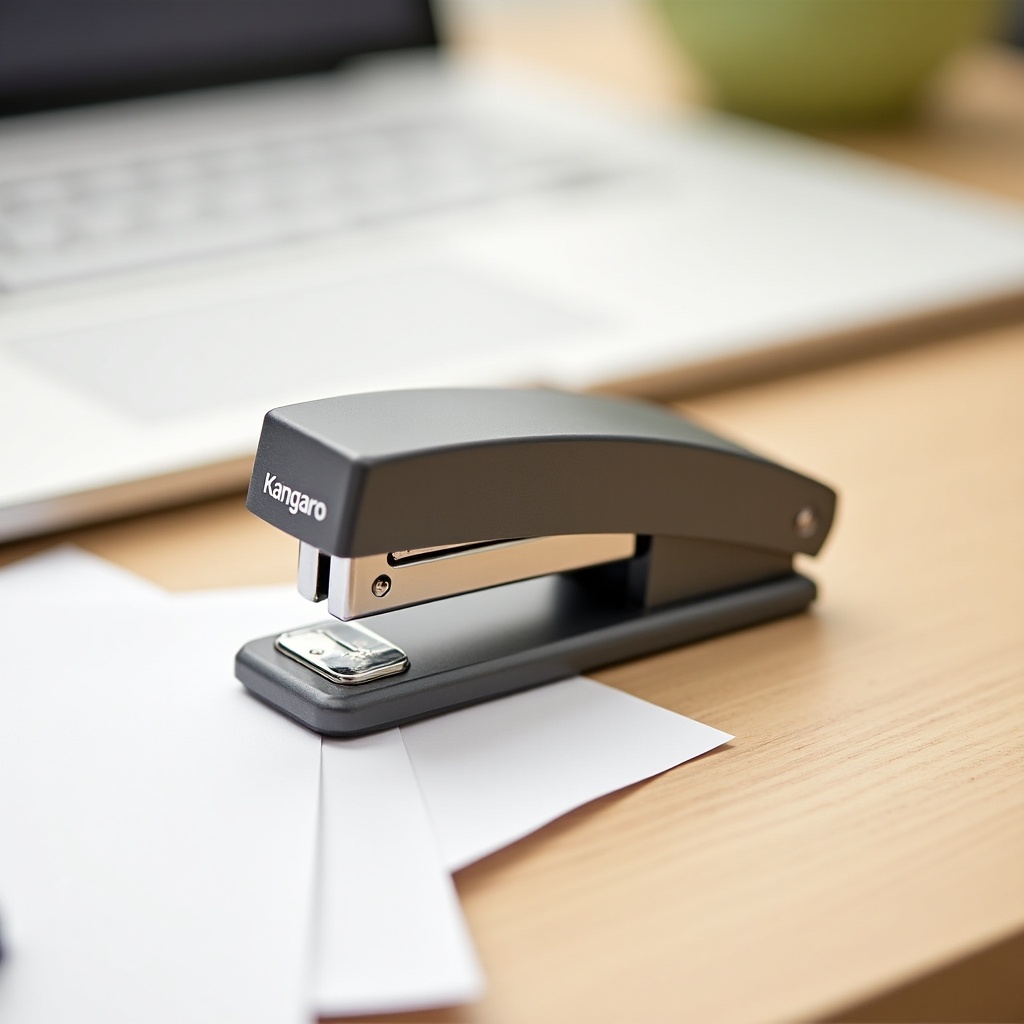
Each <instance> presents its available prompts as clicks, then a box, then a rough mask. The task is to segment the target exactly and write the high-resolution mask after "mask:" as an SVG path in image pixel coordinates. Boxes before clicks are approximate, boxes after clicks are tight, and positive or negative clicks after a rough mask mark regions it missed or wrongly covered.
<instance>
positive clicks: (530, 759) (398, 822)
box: [0, 551, 731, 1024]
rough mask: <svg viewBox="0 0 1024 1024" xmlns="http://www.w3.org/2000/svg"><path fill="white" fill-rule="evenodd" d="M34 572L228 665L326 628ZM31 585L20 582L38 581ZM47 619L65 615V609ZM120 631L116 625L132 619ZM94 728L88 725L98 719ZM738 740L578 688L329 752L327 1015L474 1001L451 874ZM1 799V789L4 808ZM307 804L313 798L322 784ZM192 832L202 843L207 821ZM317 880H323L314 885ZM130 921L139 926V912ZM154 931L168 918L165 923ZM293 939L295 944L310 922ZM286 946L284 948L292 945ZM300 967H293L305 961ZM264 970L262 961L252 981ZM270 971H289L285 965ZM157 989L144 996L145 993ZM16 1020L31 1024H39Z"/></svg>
mask: <svg viewBox="0 0 1024 1024" xmlns="http://www.w3.org/2000/svg"><path fill="white" fill-rule="evenodd" d="M29 561H30V562H35V563H37V564H38V566H39V569H40V578H41V579H42V580H43V584H42V585H37V586H36V593H37V594H46V593H51V594H52V593H53V592H54V588H56V593H58V594H73V593H76V592H77V593H82V592H84V591H86V590H91V592H93V593H94V594H102V597H103V599H104V601H110V600H112V599H116V598H117V597H118V596H119V595H120V597H121V598H122V599H124V600H125V601H127V602H129V603H130V604H132V605H135V606H137V607H143V608H144V607H145V606H146V605H156V604H159V606H160V616H161V617H163V616H164V615H165V614H168V611H167V610H168V609H171V610H175V611H174V614H176V615H178V616H182V617H183V618H184V617H187V616H188V615H192V616H194V618H193V619H192V623H193V628H194V629H195V630H196V631H197V632H203V631H205V632H206V634H207V639H206V640H205V641H204V643H206V644H210V643H212V642H213V636H212V632H211V630H213V629H215V630H216V636H217V638H218V639H221V640H222V641H223V645H222V646H223V651H222V652H221V654H220V655H218V657H219V658H220V662H221V663H222V664H225V665H230V657H231V656H232V655H233V652H234V650H235V648H237V647H238V646H239V645H240V644H241V643H242V642H244V641H245V640H247V639H250V638H252V637H254V636H257V635H260V634H262V633H270V632H273V631H274V630H277V629H281V628H284V627H289V628H291V627H293V626H297V625H301V624H302V623H303V622H306V621H311V620H313V619H315V618H316V617H317V616H316V610H315V609H310V608H309V606H308V604H306V603H305V602H303V601H302V600H301V599H299V598H297V597H296V596H295V595H294V592H293V591H291V589H290V588H276V587H268V588H246V589H239V590H224V591H214V592H202V593H199V594H189V595H182V594H173V595H168V594H166V593H165V592H163V591H160V590H159V589H158V588H155V587H152V586H151V585H149V584H147V583H145V581H141V580H137V578H135V577H133V576H131V574H129V573H125V572H123V571H122V570H119V569H117V568H115V567H107V569H106V571H105V569H104V564H103V563H102V562H99V560H96V559H94V558H93V557H92V556H89V555H84V554H82V553H77V554H76V553H75V552H74V551H65V552H63V553H61V554H60V555H43V556H38V558H36V559H32V560H29ZM97 563H99V564H97ZM26 568H29V569H31V566H30V565H29V564H28V562H26V563H22V564H21V565H20V566H19V571H20V572H22V573H24V570H25V569H26ZM8 574H12V570H11V569H7V570H4V571H0V597H2V596H3V595H4V594H5V593H7V594H10V593H11V590H6V591H5V590H4V585H5V580H8V581H9V577H8ZM25 579H26V577H25V576H24V575H22V582H24V581H25ZM29 582H32V581H31V580H30V581H29ZM15 589H17V588H15ZM140 603H141V604H140ZM45 607H46V609H47V615H48V616H52V607H53V599H52V597H51V598H49V599H48V600H47V604H46V606H45ZM310 611H312V612H313V614H312V615H309V614H308V613H309V612H310ZM110 614H111V613H110V609H109V607H107V608H106V610H101V609H99V608H98V609H97V610H96V612H95V614H94V615H90V614H89V612H88V608H87V607H86V608H85V609H83V610H82V612H81V615H82V616H84V618H86V619H89V618H92V619H93V620H94V624H95V623H97V622H98V623H100V624H101V625H102V629H103V632H107V631H108V626H109V624H110V623H111V622H112V621H115V620H112V619H111V618H110ZM136 614H138V613H136ZM147 618H149V617H147ZM121 619H122V616H121V615H120V613H118V617H117V620H116V621H121ZM257 620H259V621H258V622H257ZM151 621H156V620H155V619H151ZM243 623H244V624H243ZM83 628H84V627H83ZM182 639H184V637H183V638H182ZM226 652H230V654H227V653H226ZM103 653H104V656H106V652H105V651H104V652H103ZM95 654H96V652H95V651H94V652H93V655H90V660H89V661H88V662H87V663H86V664H87V665H88V664H91V663H92V661H93V660H95V658H94V655H95ZM211 656H212V653H211ZM225 658H227V659H228V660H226V661H225ZM107 663H109V660H108V662H107ZM205 664H207V665H208V664H209V659H207V661H206V662H205ZM229 675H230V670H229V669H228V670H226V671H225V672H224V674H223V678H221V679H220V680H219V682H221V683H225V682H226V683H227V685H228V688H229V689H232V688H233V692H234V695H235V697H236V698H237V702H238V703H240V704H241V705H244V706H245V707H246V708H248V712H247V713H252V714H256V715H257V716H259V717H261V718H263V719H266V720H267V721H270V722H273V723H275V724H276V725H277V726H278V727H279V728H280V729H283V730H284V731H285V732H287V733H289V734H294V735H295V736H297V737H306V738H308V739H310V740H312V741H313V743H314V744H315V743H316V738H315V737H313V736H312V735H311V734H309V733H307V732H306V731H305V730H303V729H301V728H297V727H296V726H294V725H293V724H292V723H290V722H288V721H287V720H285V719H284V718H283V717H280V716H278V715H273V714H267V712H266V709H264V708H262V707H260V706H259V705H258V704H256V702H255V701H252V700H251V699H249V698H247V697H246V696H245V695H244V694H243V692H242V690H241V688H240V686H239V685H238V684H237V683H236V682H235V681H234V680H233V679H230V678H229ZM2 707H3V704H2V703H0V708H2ZM84 721H86V722H88V721H90V719H89V718H88V715H86V716H85V719H84ZM108 724H109V723H108ZM730 738H731V737H729V736H728V735H727V734H726V733H722V732H719V731H718V730H716V729H711V728H709V727H707V726H703V725H701V724H700V723H697V722H693V721H691V720H689V719H686V718H683V717H682V716H680V715H676V714H675V713H673V712H669V711H666V710H664V709H663V708H658V707H655V706H654V705H651V704H648V703H646V702H645V701H641V700H638V699H637V698H634V697H631V696H629V695H628V694H624V693H621V692H620V691H617V690H614V689H612V688H610V687H606V686H603V685H601V684H599V683H596V682H594V681H592V680H587V679H582V678H577V679H570V680H565V681H563V682H561V683H555V684H551V685H549V686H545V687H540V688H538V689H536V690H530V691H527V692H525V693H521V694H516V695H513V696H510V697H506V698H504V699H502V700H500V701H497V702H491V703H488V704H482V705H478V706H476V707H473V708H466V709H463V710H461V711H458V712H455V713H452V714H449V715H445V716H441V717H438V718H433V719H429V720H427V721H424V722H419V723H415V724H413V725H410V726H404V727H403V728H402V729H401V730H400V731H399V730H395V731H392V732H390V733H385V734H380V735H378V736H376V737H366V738H362V739H359V740H348V741H326V742H325V744H324V762H323V769H322V776H321V786H320V799H321V802H322V806H321V816H322V817H321V828H322V835H321V844H322V846H321V860H320V865H321V867H320V876H319V881H318V883H317V887H316V894H315V906H316V910H315V914H314V918H315V920H316V927H315V930H314V933H313V941H312V952H311V960H312V965H311V970H310V974H309V976H308V983H307V986H306V989H305V991H306V992H307V1005H310V1006H312V1007H313V1008H315V1010H316V1011H318V1012H319V1013H321V1014H324V1015H326V1014H330V1013H335V1014H343V1013H368V1012H373V1011H379V1012H395V1011H399V1010H402V1009H412V1008H416V1007H427V1006H436V1005H445V1004H454V1003H459V1002H466V1001H469V1000H472V999H474V998H476V997H477V996H478V995H479V993H480V991H481V989H482V984H483V982H482V978H481V976H480V972H479V967H478V965H477V962H476V958H475V955H474V952H473V949H472V944H471V942H470V941H469V938H468V936H467V933H466V929H465V924H464V921H463V919H462V915H461V911H460V909H459V907H458V903H457V900H456V899H455V897H454V892H453V889H452V885H451V881H450V878H449V877H448V875H447V870H446V869H448V870H457V869H458V868H460V867H464V866H466V865H467V864H469V863H472V862H473V861H475V860H477V859H479V858H480V857H483V856H486V855H487V854H489V853H492V852H494V851H495V850H498V849H501V848H502V847H504V846H507V845H508V844H509V843H512V842H514V841H515V840H517V839H519V838H521V837H522V836H524V835H526V834H528V833H530V832H533V831H535V830H536V829H538V828H540V827H542V826H543V825H545V824H547V823H548V822H550V821H552V820H553V819H555V818H557V817H559V816H560V815H562V814H565V813H567V812H568V811H571V810H573V809H574V808H576V807H579V806H581V805H583V804H585V803H587V802H589V801H591V800H593V799H596V798H598V797H600V796H603V795H605V794H607V793H610V792H613V791H614V790H617V789H620V788H622V787H623V786H627V785H630V784H632V783H635V782H638V781H640V780H642V779H645V778H648V777H650V776H651V775H654V774H657V773H659V772H661V771H665V770H666V769H668V768H671V767H673V766H674V765H677V764H679V763H681V762H682V761H684V760H687V759H689V758H692V757H695V756H697V755H699V754H701V753H704V752H706V751H707V750H710V749H712V748H714V747H716V746H718V745H719V744H721V743H723V742H726V741H727V740H728V739H730ZM76 752H77V748H74V747H72V748H71V749H70V750H66V749H65V747H64V746H62V745H60V744H57V745H55V746H54V747H53V748H52V754H53V761H52V764H53V765H61V764H63V765H65V766H70V765H71V761H70V760H69V759H68V754H73V753H76ZM116 771H122V769H116V768H112V769H111V772H112V775H113V774H114V773H115V772H116ZM2 786H3V784H2V781H0V793H2V792H3V788H2ZM308 790H309V795H311V796H315V793H316V784H315V780H314V781H313V782H311V783H310V785H309V786H308ZM118 807H119V804H118V800H117V798H116V795H115V796H114V797H112V798H111V799H110V800H109V801H108V807H107V810H108V811H109V812H110V813H112V814H114V815H116V814H117V811H118ZM427 812H429V817H428V814H427ZM182 820H186V819H184V818H183V819H182ZM188 831H189V833H190V834H191V833H192V831H193V826H192V824H191V823H190V824H189V826H188ZM71 845H72V848H73V847H74V842H72V844H71ZM262 852H266V850H264V851H262ZM261 863H264V862H263V861H262V860H261ZM357 864H358V865H359V867H358V869H356V868H355V865H357ZM278 874H279V871H278ZM273 877H275V878H276V877H277V875H273ZM305 877H306V878H307V881H309V874H308V873H307V875H306V876H305ZM2 895H3V894H2V893H0V897H2ZM293 896H294V892H293ZM297 906H298V908H299V909H301V910H305V908H306V906H307V904H306V902H305V901H304V900H299V901H298V904H297ZM121 909H122V910H124V908H121ZM292 910H293V912H294V911H295V910H296V908H295V907H293V908H292ZM125 913H126V914H127V916H126V920H125V923H126V924H128V923H130V921H131V919H132V915H133V913H134V911H131V910H128V911H125ZM299 916H301V914H300V915H299ZM150 919H151V920H156V919H157V918H156V917H155V916H154V911H153V910H151V914H150ZM240 920H242V921H243V922H247V919H246V918H244V917H243V918H242V919H240ZM292 925H293V932H292V933H291V934H292V937H291V938H289V939H287V941H288V942H289V943H290V942H292V941H293V938H294V921H293V922H292ZM279 933H280V934H281V936H282V941H285V939H284V938H283V936H284V935H285V930H281V929H279ZM303 948H304V947H302V943H301V941H300V942H299V943H298V945H297V946H296V947H295V948H291V947H290V948H289V950H288V951H287V954H290V955H299V954H300V953H301V952H302V950H303ZM287 954H286V955H285V956H284V959H283V963H285V965H286V966H287V964H288V963H290V962H291V961H289V958H288V955H287ZM55 959H56V958H55ZM255 963H256V961H255V959H254V961H253V966H254V969H255ZM293 966H294V965H293ZM263 970H269V971H270V972H271V973H272V974H274V973H277V972H278V971H279V965H278V962H277V961H276V960H275V963H274V964H273V965H272V966H271V967H270V968H263ZM9 973H13V972H9ZM278 977H279V981H280V976H279V975H278ZM23 982H25V979H24V978H23V979H22V981H19V982H18V985H19V991H20V990H21V987H22V986H23ZM28 983H30V981H29V982H25V984H26V985H27V984H28ZM76 990H77V989H76ZM145 990H146V989H145V985H141V984H140V987H139V992H145ZM4 998H5V996H4V980H3V977H2V974H0V1009H6V1005H7V1004H5V1002H4ZM13 1005H14V1006H15V1007H17V1006H18V1004H17V1003H16V1002H15V1003H14V1004H13ZM25 1005H29V1004H25ZM47 1005H49V1004H47ZM246 1005H248V1004H247V1003H246ZM296 1005H297V1004H296ZM175 1012H178V1009H176V1010H175ZM172 1016H173V1015H172ZM194 1016H195V1015H194V1014H193V1017H194ZM4 1019H5V1021H6V1020H11V1021H13V1022H15V1024H17V1022H19V1021H21V1020H23V1019H24V1020H35V1019H41V1018H36V1017H29V1016H21V1015H5V1016H4ZM84 1019H86V1020H88V1019H89V1018H88V1017H86V1018H84ZM156 1019H162V1018H159V1017H158V1018H156ZM168 1019H170V1018H168ZM223 1019H227V1020H230V1019H234V1018H233V1017H232V1016H231V1015H228V1016H225V1017H224V1018H223ZM252 1019H258V1018H256V1017H253V1018H252Z"/></svg>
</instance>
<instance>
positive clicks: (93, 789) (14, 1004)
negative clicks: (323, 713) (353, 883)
mask: <svg viewBox="0 0 1024 1024" xmlns="http://www.w3.org/2000/svg"><path fill="white" fill-rule="evenodd" d="M73 576H74V574H72V577H71V578H65V580H64V582H67V583H70V584H73V583H74V582H75V580H74V578H73ZM155 609H158V612H155V611H154V610H155ZM276 614H277V613H276V611H275V610H271V611H270V612H269V613H268V612H267V611H265V610H264V611H261V610H260V609H259V608H258V607H251V606H250V607H241V608H237V609H231V608H229V607H225V606H224V603H223V601H214V602H212V604H211V602H208V601H204V599H203V598H201V597H196V598H194V599H192V600H190V601H188V602H187V603H181V604H178V603H176V602H171V601H159V602H154V601H149V600H142V601H136V600H134V599H129V600H128V601H126V602H124V603H123V604H122V605H119V606H116V608H115V606H113V605H111V604H109V603H108V604H93V603H90V602H89V601H87V600H86V601H83V602H82V604H81V605H80V606H74V605H70V604H68V605H64V606H63V610H61V607H60V606H59V603H55V602H53V601H47V602H45V603H44V604H37V603H36V602H34V601H31V600H25V601H21V602H8V603H7V605H6V606H5V608H4V614H3V617H2V621H0V633H2V650H3V655H2V662H0V665H2V677H3V681H2V685H0V730H2V740H0V822H2V830H3V844H2V849H0V880H2V881H0V885H2V888H0V905H2V913H3V924H4V929H5V937H6V940H7V945H8V950H9V959H8V961H6V962H5V963H4V965H3V967H2V969H0V1019H2V1020H3V1021H4V1022H5V1024H29V1022H33V1024H34V1022H40V1024H44V1022H45V1024H50V1022H52V1021H55V1020H64V1019H72V1020H75V1021H79V1022H83V1024H89V1022H93V1021H96V1022H104V1024H107V1022H110V1021H122V1020H145V1021H147V1022H162V1021H166V1022H168V1024H170V1022H175V1024H177V1022H180V1021H190V1022H196V1021H199V1022H202V1021H211V1022H217V1024H225V1022H231V1021H238V1022H240V1024H241V1022H245V1024H252V1022H257V1021H267V1022H274V1024H279V1022H281V1021H287V1020H294V1019H296V1017H297V1015H298V1013H299V1011H300V1008H301V1006H302V983H303V980H304V979H303V976H304V970H303V968H304V958H305V954H306V951H307V943H308V910H309V900H310V893H311V888H312V873H313V863H314V852H315V833H316V812H317V788H318V778H319V763H320V743H319V739H318V737H316V736H314V735H313V734H311V733H308V732H306V731H305V730H303V729H297V728H295V726H294V725H293V724H292V723H291V722H288V721H287V720H286V719H284V718H282V717H281V716H279V715H274V714H268V712H267V709H266V708H264V707H262V706H260V705H259V704H258V703H257V702H255V701H253V700H252V699H250V698H249V697H247V696H246V695H245V694H244V692H243V691H242V689H241V688H240V687H239V685H238V683H237V682H236V681H235V680H234V678H233V677H232V671H231V666H232V660H233V656H234V652H235V649H236V647H237V646H238V644H239V642H240V640H241V639H243V638H245V637H249V636H255V635H258V634H260V633H261V632H270V631H272V630H273V629H274V628H277V626H278V622H277V619H276Z"/></svg>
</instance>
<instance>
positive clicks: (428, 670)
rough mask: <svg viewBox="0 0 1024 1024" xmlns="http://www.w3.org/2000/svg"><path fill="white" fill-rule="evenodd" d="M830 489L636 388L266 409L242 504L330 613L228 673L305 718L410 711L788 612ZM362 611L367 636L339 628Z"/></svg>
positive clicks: (402, 394)
mask: <svg viewBox="0 0 1024 1024" xmlns="http://www.w3.org/2000/svg"><path fill="white" fill-rule="evenodd" d="M835 501H836V496H835V494H834V492H833V491H832V490H830V489H829V488H828V487H826V486H825V485H824V484H821V483H818V482H816V481H814V480H811V479H809V478H807V477H805V476H801V475H800V474H799V473H795V472H793V471H792V470H789V469H785V468H784V467H782V466H779V465H777V464H775V463H773V462H770V461H768V460H767V459H764V458H761V457H760V456H757V455H754V454H753V453H751V452H749V451H747V450H745V449H743V448H740V447H739V446H737V445H735V444H732V443H730V442H728V441H726V440H724V439H722V438H721V437H717V436H716V435H714V434H712V433H709V432H708V431H706V430H703V429H701V428H700V427H697V426H695V425H694V424H692V423H690V422H688V421H686V420H685V419H682V418H680V417H679V416H677V415H674V414H673V413H672V412H670V411H668V410H667V409H664V408H661V407H658V406H654V405H648V404H645V403H641V402H635V401H626V400H620V399H612V398H603V397H595V396H587V395H574V394H564V393H559V392H554V391H520V390H472V389H466V390H422V391H391V392H380V393H376V394H360V395H348V396H344V397H340V398H327V399H323V400H321V401H315V402H305V403H302V404H300V405H292V406H286V407H283V408H280V409H273V410H271V411H270V412H269V413H268V414H267V416H266V418H265V420H264V424H263V432H262V435H261V437H260V442H259V447H258V450H257V455H256V461H255V466H254V469H253V475H252V480H251V482H250V486H249V496H248V500H247V506H248V508H249V509H250V510H251V511H252V512H254V513H255V514H256V515H258V516H260V518H262V519H265V520H266V521H267V522H269V523H271V524H273V525H274V526H277V527H279V528H280V529H282V530H284V531H285V532H286V533H288V534H291V535H292V536H293V537H296V538H297V539H298V540H299V568H298V586H299V590H300V592H301V593H302V594H303V595H304V596H305V597H307V598H309V599H310V600H311V601H322V600H326V602H327V610H328V612H329V613H330V614H331V616H333V619H332V620H330V621H327V622H321V623H318V624H316V625H312V626H308V627H305V628H303V629H296V630H291V631H289V632H286V633H282V634H280V635H278V636H269V637H264V638H262V639H259V640H253V641H251V642H250V643H248V644H246V645H245V646H244V647H243V648H242V649H241V650H240V651H239V652H238V655H237V658H236V674H237V676H238V678H239V679H240V680H241V681H242V683H243V684H244V685H245V686H246V687H247V688H248V689H249V690H250V691H251V692H252V693H254V694H255V695H256V696H258V697H260V698H261V699H262V700H264V701H266V702H267V703H269V704H271V705H273V706H274V707H276V708H278V709H279V710H281V711H283V712H284V713H285V714H286V715H289V716H291V717H292V718H294V719H296V720H298V721H299V722H301V723H303V724H304V725H306V726H308V727H309V728H311V729H314V730H316V731H317V732H320V733H323V734H324V735H329V736H350V735H357V734H360V733H366V732H372V731H374V730H377V729H382V728H385V727H389V726H394V725H398V724H400V723H403V722H409V721H412V720H414V719H417V718H422V717H425V716H427V715H432V714H436V713H438V712H441V711H446V710H449V709H452V708H457V707H461V706H463V705H467V704H472V703H475V702H477V701H482V700H487V699H489V698H492V697H496V696H499V695H501V694H505V693H510V692H512V691H514V690H520V689H525V688H526V687H530V686H535V685H537V684H540V683H545V682H550V681H552V680H555V679H559V678H562V677H565V676H567V675H572V674H574V673H578V672H583V671H586V670H589V669H593V668H596V667H598V666H600V665H605V664H608V663H611V662H615V661H622V660H625V659H628V658H635V657H638V656H640V655H644V654H648V653H650V652H653V651H657V650H661V649H664V648H668V647H672V646H675V645H677V644H682V643H687V642H689V641H692V640H697V639H700V638H702V637H707V636H711V635H713V634H717V633H723V632H726V631H729V630H733V629H738V628H740V627H743V626H749V625H752V624H754V623H758V622H763V621H765V620H767V619H772V618H776V617H779V616H782V615H789V614H791V613H794V612H798V611H801V610H803V609H804V608H806V607H807V605H809V604H810V602H811V601H812V600H813V599H814V597H815V586H814V584H813V583H812V582H811V581H810V580H809V579H807V578H806V577H804V576H802V575H800V574H798V573H796V572H794V570H793V556H794V555H795V554H797V553H800V552H802V553H804V554H810V555H813V554H815V553H817V551H818V550H819V548H820V547H821V545H822V543H823V542H824V540H825V537H826V535H827V534H828V531H829V528H830V526H831V524H832V517H833V514H834V510H835ZM368 616H372V617H373V618H372V628H369V627H367V626H365V625H363V624H362V623H361V622H357V621H353V620H358V619H362V618H364V617H368Z"/></svg>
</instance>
